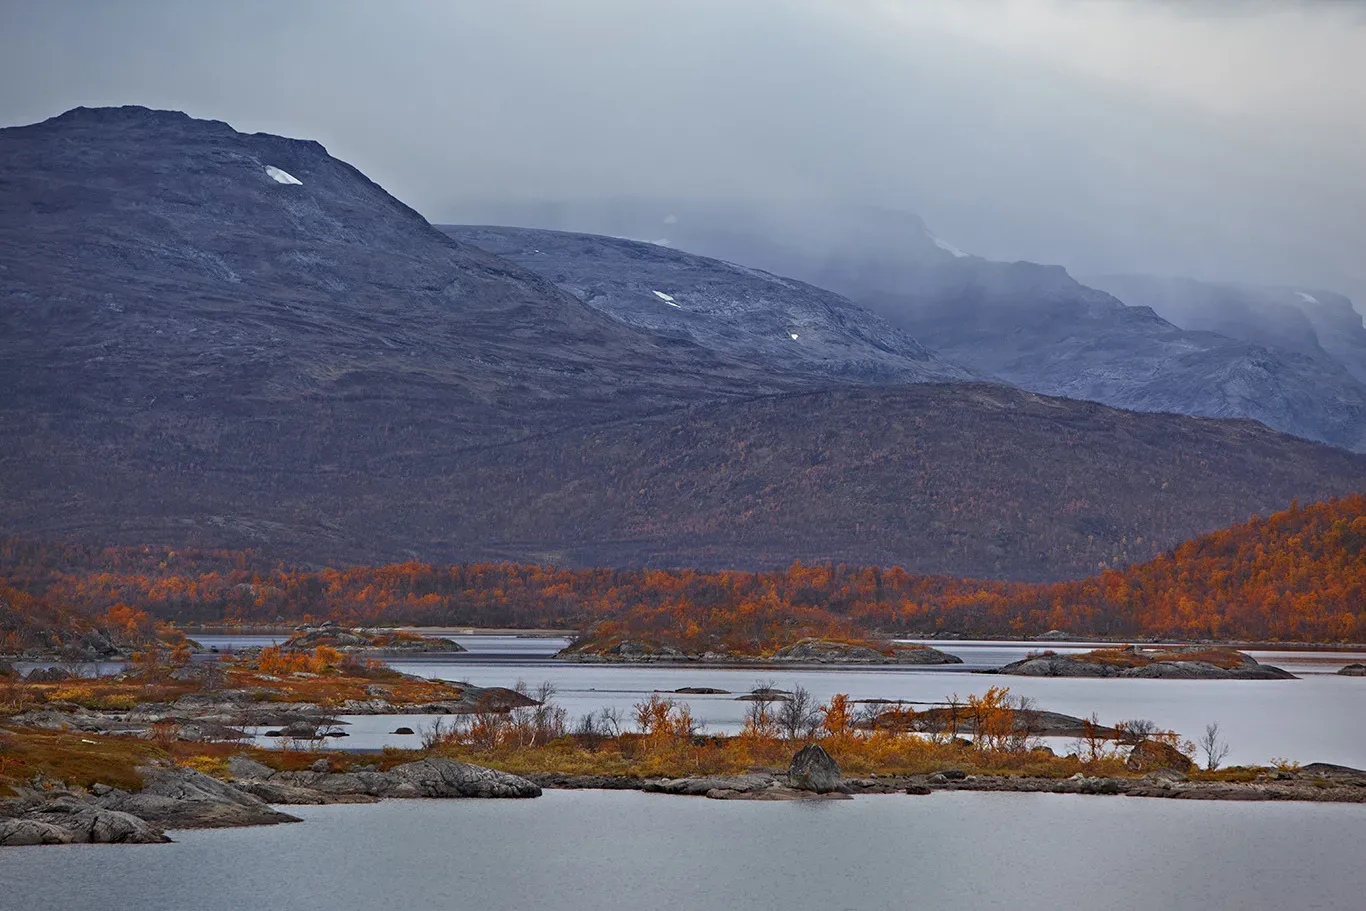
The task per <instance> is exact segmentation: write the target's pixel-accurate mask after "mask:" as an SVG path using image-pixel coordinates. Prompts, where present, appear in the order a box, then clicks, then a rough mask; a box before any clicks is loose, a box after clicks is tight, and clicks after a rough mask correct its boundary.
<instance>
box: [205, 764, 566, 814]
mask: <svg viewBox="0 0 1366 911" xmlns="http://www.w3.org/2000/svg"><path fill="white" fill-rule="evenodd" d="M228 771H229V773H230V774H231V775H232V776H233V778H234V782H233V787H234V788H236V789H238V790H240V791H245V792H247V793H249V794H253V795H259V796H260V797H262V798H264V799H265V800H269V801H271V802H272V803H282V804H300V803H334V802H338V801H337V800H336V798H341V797H362V798H367V797H368V798H381V797H430V798H461V797H506V798H526V797H539V796H540V795H541V789H540V787H539V786H537V785H535V784H533V783H532V782H530V781H528V780H526V779H525V778H520V777H518V776H516V775H509V774H508V773H506V772H499V771H496V770H494V769H487V768H484V767H483V766H477V765H470V764H469V763H465V762H456V761H455V760H453V759H442V758H427V759H421V760H418V761H417V762H409V763H404V764H403V765H398V766H395V767H394V768H392V769H390V770H388V771H379V770H378V769H377V768H374V767H371V768H361V769H353V770H350V771H346V772H333V771H330V770H327V769H322V768H313V769H309V770H308V771H303V772H276V771H274V770H272V769H269V768H268V767H266V766H263V765H261V764H260V763H248V762H239V763H237V764H235V765H230V766H229V768H228Z"/></svg>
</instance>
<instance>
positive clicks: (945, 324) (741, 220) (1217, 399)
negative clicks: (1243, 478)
mask: <svg viewBox="0 0 1366 911" xmlns="http://www.w3.org/2000/svg"><path fill="white" fill-rule="evenodd" d="M470 211H471V213H472V216H474V217H486V218H493V219H498V218H501V219H503V220H505V222H506V223H513V224H523V225H526V224H532V225H537V226H540V227H547V228H559V229H569V230H593V231H600V232H603V233H608V234H621V235H624V236H628V237H636V238H642V239H645V238H654V239H656V240H657V241H659V242H665V241H667V243H668V245H669V246H670V247H677V248H681V249H685V250H688V251H689V252H693V253H700V254H703V255H706V256H712V257H717V258H720V259H723V260H728V261H731V262H734V263H741V264H744V265H746V266H750V267H754V268H760V269H767V270H769V271H771V272H775V273H778V274H781V275H785V276H792V277H794V278H797V279H801V280H803V281H806V282H810V283H812V284H814V285H817V286H819V287H822V288H828V289H830V290H832V291H834V292H837V293H839V294H842V295H844V296H845V297H847V298H849V299H850V300H852V301H854V302H856V303H858V304H861V305H863V306H865V307H867V308H869V309H870V310H873V311H874V312H876V313H878V314H880V315H881V316H883V317H885V318H886V319H887V321H888V322H890V323H891V324H893V325H895V326H897V327H898V328H900V329H902V330H904V331H905V332H906V333H907V334H908V335H910V336H912V337H914V338H915V339H916V340H917V341H919V342H920V343H921V344H923V345H925V346H926V347H927V348H929V349H930V350H932V351H935V352H936V353H937V354H939V355H941V356H942V357H943V358H945V359H946V360H948V361H951V362H954V363H957V364H960V365H962V366H964V367H966V368H967V369H969V370H972V371H974V372H975V373H977V374H979V375H982V376H990V377H995V378H997V379H999V380H1002V381H1005V382H1009V383H1012V384H1014V385H1017V386H1020V387H1021V388H1025V389H1029V390H1032V391H1035V392H1042V393H1046V394H1049V395H1060V396H1067V397H1070V398H1080V399H1088V400H1091V401H1096V402H1102V403H1105V404H1109V405H1114V406H1117V407H1121V408H1132V409H1137V410H1142V411H1170V412H1176V413H1179V414H1191V415H1200V416H1205V417H1238V418H1251V419H1253V420H1257V421H1261V422H1262V423H1264V424H1266V425H1267V426H1269V427H1272V428H1275V429H1278V430H1283V431H1286V432H1288V433H1293V434H1295V435H1296V436H1302V437H1305V438H1306V439H1312V440H1319V441H1323V442H1327V443H1330V444H1332V445H1335V446H1342V447H1345V448H1349V449H1353V450H1357V451H1362V450H1364V449H1366V384H1364V383H1363V380H1362V374H1363V373H1366V357H1363V356H1362V355H1363V353H1366V333H1364V332H1363V330H1362V328H1361V320H1360V317H1358V316H1356V314H1355V312H1354V311H1353V310H1352V309H1351V306H1350V303H1348V302H1347V301H1346V300H1345V298H1339V299H1336V300H1335V301H1334V303H1333V305H1332V306H1331V307H1328V306H1325V307H1322V308H1319V309H1318V310H1317V311H1316V313H1317V316H1315V317H1314V318H1315V319H1319V320H1320V325H1321V326H1323V331H1322V332H1321V334H1322V335H1323V336H1324V337H1325V338H1327V337H1329V336H1332V337H1333V341H1332V342H1330V343H1328V344H1333V345H1338V346H1339V347H1340V348H1341V349H1342V350H1341V351H1339V352H1337V353H1336V354H1335V356H1334V357H1328V358H1321V357H1315V356H1313V354H1312V353H1309V352H1306V351H1305V350H1304V347H1303V345H1301V344H1297V341H1298V342H1302V341H1303V339H1304V333H1303V332H1302V331H1301V332H1298V333H1296V334H1293V335H1292V337H1291V338H1290V339H1289V340H1288V343H1286V344H1277V329H1276V328H1275V327H1274V326H1272V325H1266V326H1265V327H1264V331H1261V332H1257V333H1244V332H1238V333H1235V334H1232V335H1230V334H1227V331H1228V330H1229V329H1230V326H1229V325H1227V323H1229V322H1236V319H1234V320H1226V321H1224V322H1225V324H1223V325H1214V324H1210V325H1201V324H1194V323H1193V324H1191V325H1189V326H1184V325H1178V324H1174V323H1173V322H1169V321H1168V320H1166V319H1163V318H1162V317H1161V316H1160V315H1159V314H1158V313H1155V312H1154V310H1153V309H1151V308H1150V307H1148V306H1127V304H1142V303H1144V302H1145V301H1144V300H1142V299H1129V298H1125V299H1124V300H1121V299H1119V298H1117V297H1115V296H1112V295H1110V294H1107V293H1105V292H1104V291H1100V290H1097V289H1095V288H1091V287H1087V286H1085V285H1082V284H1080V283H1078V282H1077V281H1076V280H1075V279H1073V278H1072V277H1071V276H1070V275H1068V274H1067V272H1066V270H1065V269H1063V268H1062V267H1060V266H1046V265H1038V264H1035V263H1025V262H1020V263H1002V262H992V261H989V260H985V259H982V258H980V257H976V256H971V255H968V254H965V253H964V252H963V251H961V250H958V249H957V248H955V247H954V246H953V245H952V244H950V243H947V242H945V241H943V240H942V239H940V238H938V237H936V236H935V235H934V234H933V232H932V231H931V230H930V229H929V228H928V227H927V226H926V225H925V224H924V222H923V221H921V220H920V219H919V218H918V217H916V216H914V215H911V214H909V213H895V212H887V211H883V210H878V209H870V208H859V207H849V206H835V205H824V204H820V203H805V204H797V203H772V204H770V203H766V202H765V203H752V204H747V205H746V204H739V203H715V204H709V203H698V202H691V203H690V202H686V201H675V200H665V201H648V200H646V201H618V202H600V203H586V204H558V205H551V204H537V205H517V206H477V207H472V208H471V209H470ZM501 249H502V251H503V252H504V253H509V252H511V250H510V249H509V247H508V246H507V245H506V244H505V245H504V246H503V247H502V248H501ZM522 261H523V262H524V264H527V265H528V266H530V267H532V268H535V265H534V263H533V262H532V261H530V260H522ZM538 271H539V270H538ZM543 274H545V273H544V272H543ZM1127 290H1133V289H1132V287H1129V288H1128V289H1127ZM1139 297H1140V298H1141V297H1142V296H1141V295H1140V296H1139ZM1325 299H1327V298H1325ZM1353 322H1355V330H1353V329H1352V324H1353ZM1329 323H1331V324H1332V327H1331V331H1330V326H1329ZM1211 329H1223V330H1225V334H1219V333H1218V332H1215V331H1208V330H1211ZM1338 330H1341V331H1338Z"/></svg>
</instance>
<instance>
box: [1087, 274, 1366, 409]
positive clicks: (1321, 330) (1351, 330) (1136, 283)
mask: <svg viewBox="0 0 1366 911" xmlns="http://www.w3.org/2000/svg"><path fill="white" fill-rule="evenodd" d="M1085 281H1086V283H1087V284H1089V285H1091V286H1092V287H1095V288H1100V289H1102V290H1104V291H1108V292H1109V293H1111V294H1113V295H1115V297H1118V298H1120V299H1121V300H1123V301H1124V302H1125V303H1127V304H1135V305H1140V306H1145V307H1151V308H1152V309H1153V310H1154V311H1155V312H1156V313H1157V314H1158V315H1159V316H1161V317H1162V318H1163V319H1167V320H1170V321H1171V322H1173V323H1175V324H1176V325H1178V326H1180V327H1182V328H1183V329H1202V330H1209V331H1212V332H1218V333H1220V334H1221V335H1226V336H1228V337H1229V338H1237V339H1243V340H1245V341H1249V342H1252V343H1254V344H1257V345H1264V346H1267V347H1278V348H1283V349H1288V350H1291V351H1297V352H1299V353H1301V354H1305V355H1308V356H1309V357H1313V358H1317V359H1320V360H1330V361H1336V362H1337V363H1339V364H1341V365H1342V366H1343V367H1344V368H1346V370H1347V372H1348V373H1350V374H1351V375H1352V376H1353V377H1355V378H1356V379H1357V380H1358V381H1359V382H1366V327H1363V326H1362V320H1361V314H1360V313H1358V312H1357V311H1356V308H1354V307H1353V306H1352V302H1351V301H1350V300H1348V299H1347V298H1346V297H1344V296H1343V295H1341V294H1336V293H1334V292H1331V291H1323V290H1319V289H1310V290H1304V289H1296V288H1275V287H1264V286H1258V285H1247V284H1237V283H1233V282H1204V281H1197V280H1195V279H1190V278H1165V277H1160V276H1156V275H1099V276H1088V277H1087V278H1086V279H1085Z"/></svg>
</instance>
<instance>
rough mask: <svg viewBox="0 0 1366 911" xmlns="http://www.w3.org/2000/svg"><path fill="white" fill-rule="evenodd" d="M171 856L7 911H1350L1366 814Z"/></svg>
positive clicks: (210, 846) (314, 814)
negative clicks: (1225, 910) (1070, 910)
mask: <svg viewBox="0 0 1366 911" xmlns="http://www.w3.org/2000/svg"><path fill="white" fill-rule="evenodd" d="M291 812H294V813H296V815H299V816H302V817H303V818H304V819H305V822H303V823H302V824H297V825H287V826H276V827H273V828H259V829H231V830H218V831H196V832H177V833H173V837H174V838H175V839H176V842H177V843H176V844H171V845H147V846H104V845H99V846H87V845H75V846H70V847H61V848H53V847H43V848H8V849H5V850H4V851H3V852H0V880H2V881H3V883H4V890H3V895H0V905H3V907H5V908H14V909H16V911H17V909H29V908H33V909H39V908H42V909H75V908H100V909H102V911H125V909H127V911H134V909H137V911H183V909H190V908H194V909H203V911H241V909H244V908H253V909H261V911H275V909H291V911H311V909H318V911H349V909H365V911H372V909H374V908H402V909H405V911H425V909H452V908H470V909H476V908H477V909H483V911H501V909H519V911H520V909H532V908H545V909H557V911H590V909H591V911H610V909H630V911H639V909H647V908H648V909H664V911H669V909H688V911H712V909H731V908H744V909H755V911H766V909H782V911H801V909H807V908H844V909H865V911H868V909H897V911H901V909H906V908H943V909H959V908H962V909H995V908H1000V909H1009V911H1035V909H1038V911H1043V909H1049V911H1052V909H1056V908H1079V909H1083V908H1105V909H1107V911H1129V909H1135V911H1137V909H1144V911H1147V909H1151V908H1164V909H1171V911H1186V909H1200V911H1208V909H1223V908H1244V909H1253V911H1260V909H1282V908H1293V909H1297V911H1300V909H1306V911H1307V909H1323V911H1360V909H1361V907H1362V896H1363V895H1366V865H1363V864H1362V863H1361V862H1360V860H1361V847H1360V839H1359V835H1360V833H1361V832H1362V831H1363V829H1366V806H1360V805H1328V804H1307V803H1294V804H1292V803H1286V804H1267V803H1262V804H1242V803H1222V802H1205V801H1190V802H1187V801H1166V800H1145V799H1140V798H1120V797H1083V796H1063V795H1050V794H972V793H939V794H934V795H932V796H930V797H905V796H900V795H887V796H867V797H859V798H856V799H854V800H851V801H828V802H810V803H741V802H728V801H714V800H706V799H704V798H686V797H667V796H662V795H651V794H641V793H635V792H604V791H597V792H593V791H584V792H573V791H551V792H547V793H546V795H545V796H544V797H541V798H539V799H537V800H530V801H485V800H459V801H400V800H395V801H385V802H383V803H379V804H374V805H369V806H331V807H297V808H292V809H291Z"/></svg>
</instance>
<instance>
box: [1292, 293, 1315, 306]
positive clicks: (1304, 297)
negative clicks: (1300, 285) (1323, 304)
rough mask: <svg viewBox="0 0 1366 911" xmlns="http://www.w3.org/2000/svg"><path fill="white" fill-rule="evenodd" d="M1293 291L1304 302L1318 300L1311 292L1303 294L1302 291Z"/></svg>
mask: <svg viewBox="0 0 1366 911" xmlns="http://www.w3.org/2000/svg"><path fill="white" fill-rule="evenodd" d="M1295 293H1296V294H1298V295H1299V296H1300V300H1302V301H1304V302H1305V303H1306V304H1317V303H1318V302H1319V299H1318V298H1317V297H1315V296H1314V295H1312V294H1305V293H1304V292H1303V291H1296V292H1295Z"/></svg>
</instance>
